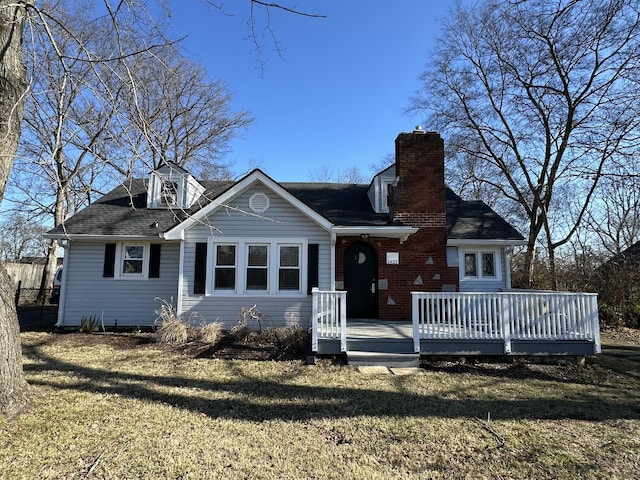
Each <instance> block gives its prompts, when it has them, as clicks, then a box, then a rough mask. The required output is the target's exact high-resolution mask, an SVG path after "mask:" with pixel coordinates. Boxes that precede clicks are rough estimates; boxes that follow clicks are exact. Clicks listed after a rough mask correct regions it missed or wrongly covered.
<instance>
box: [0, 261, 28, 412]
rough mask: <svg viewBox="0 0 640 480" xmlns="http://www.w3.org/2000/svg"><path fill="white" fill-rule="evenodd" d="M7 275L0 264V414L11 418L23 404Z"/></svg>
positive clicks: (18, 349) (17, 333) (16, 331)
mask: <svg viewBox="0 0 640 480" xmlns="http://www.w3.org/2000/svg"><path fill="white" fill-rule="evenodd" d="M11 287H12V283H11V281H10V280H9V275H7V271H6V270H5V268H4V265H3V264H1V263H0V352H1V353H0V414H1V415H3V416H5V417H8V418H11V417H14V416H16V415H17V414H18V413H20V412H21V411H22V409H23V408H24V407H25V406H26V404H27V396H26V393H27V388H28V387H27V383H26V382H25V380H24V373H23V371H22V348H21V345H20V328H19V326H18V317H17V314H16V307H15V303H14V292H13V288H11Z"/></svg>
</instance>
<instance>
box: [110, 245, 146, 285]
mask: <svg viewBox="0 0 640 480" xmlns="http://www.w3.org/2000/svg"><path fill="white" fill-rule="evenodd" d="M119 247H120V248H119V249H118V251H117V253H116V265H117V269H116V274H117V277H118V278H122V279H141V278H147V276H148V273H147V272H148V268H149V267H148V264H149V246H148V245H141V244H133V243H122V244H120V245H119Z"/></svg>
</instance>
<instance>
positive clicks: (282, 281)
mask: <svg viewBox="0 0 640 480" xmlns="http://www.w3.org/2000/svg"><path fill="white" fill-rule="evenodd" d="M278 290H296V291H297V290H300V247H299V246H298V245H281V246H280V261H279V270H278Z"/></svg>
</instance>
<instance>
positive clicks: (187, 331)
mask: <svg viewBox="0 0 640 480" xmlns="http://www.w3.org/2000/svg"><path fill="white" fill-rule="evenodd" d="M196 335H197V332H196V330H195V329H194V328H193V327H192V326H191V325H189V324H188V323H187V322H183V321H182V320H175V319H172V320H165V321H164V322H162V323H161V324H160V326H159V327H158V329H157V330H156V332H155V336H156V339H157V340H158V342H160V343H167V344H170V345H182V344H185V343H187V342H189V341H191V340H193V339H194V337H195V336H196Z"/></svg>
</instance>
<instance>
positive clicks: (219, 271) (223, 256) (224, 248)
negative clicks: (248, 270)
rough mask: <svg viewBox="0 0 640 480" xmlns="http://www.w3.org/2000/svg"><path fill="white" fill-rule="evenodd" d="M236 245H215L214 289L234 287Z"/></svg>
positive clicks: (231, 288) (233, 288)
mask: <svg viewBox="0 0 640 480" xmlns="http://www.w3.org/2000/svg"><path fill="white" fill-rule="evenodd" d="M236 250H237V246H236V245H233V244H231V245H216V248H215V259H214V262H215V266H214V270H215V274H214V282H215V283H214V288H215V289H216V290H235V289H236V258H237V257H236Z"/></svg>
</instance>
